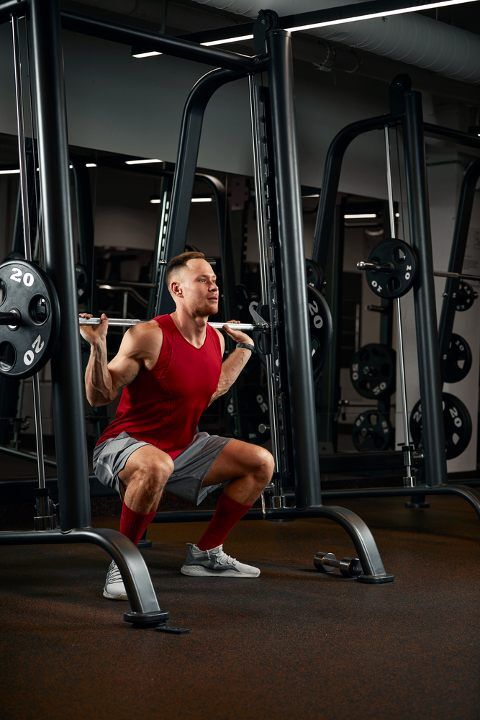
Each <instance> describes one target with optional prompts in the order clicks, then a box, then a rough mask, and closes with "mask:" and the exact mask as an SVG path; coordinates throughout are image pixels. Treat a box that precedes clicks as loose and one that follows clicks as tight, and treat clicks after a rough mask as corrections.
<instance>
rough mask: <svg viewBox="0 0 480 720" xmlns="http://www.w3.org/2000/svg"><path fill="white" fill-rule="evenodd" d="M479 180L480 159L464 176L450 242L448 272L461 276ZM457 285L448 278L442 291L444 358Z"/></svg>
mask: <svg viewBox="0 0 480 720" xmlns="http://www.w3.org/2000/svg"><path fill="white" fill-rule="evenodd" d="M479 177H480V160H474V161H473V162H471V163H470V165H469V166H468V168H467V169H466V171H465V174H464V176H463V182H462V188H461V190H460V199H459V202H458V211H457V216H456V219H455V229H454V231H453V242H452V248H451V251H450V259H449V261H448V272H450V273H461V272H462V270H463V261H464V259H465V250H466V248H467V241H468V230H469V227H470V222H471V219H472V210H473V203H474V200H475V188H476V186H477V182H478V179H479ZM459 285H460V279H459V278H450V277H448V278H447V281H446V283H445V290H444V292H443V302H442V310H441V313H440V321H439V327H438V335H439V344H440V357H444V356H445V355H446V354H447V352H448V348H449V345H450V340H451V339H452V331H453V323H454V320H455V294H456V292H457V290H458V287H459Z"/></svg>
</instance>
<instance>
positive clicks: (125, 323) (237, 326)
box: [78, 317, 270, 332]
mask: <svg viewBox="0 0 480 720" xmlns="http://www.w3.org/2000/svg"><path fill="white" fill-rule="evenodd" d="M78 322H79V324H80V325H100V318H98V317H93V318H82V317H81V318H78ZM141 322H146V321H145V320H134V319H132V318H108V324H109V325H111V326H112V327H131V326H132V325H138V324H139V323H141ZM208 324H209V325H210V327H213V328H216V329H217V330H221V329H222V328H223V327H224V326H225V325H228V326H229V327H232V328H233V329H234V330H245V331H250V332H252V331H253V330H268V329H269V328H270V326H269V324H268V323H265V324H264V325H254V324H253V323H228V322H209V323H208Z"/></svg>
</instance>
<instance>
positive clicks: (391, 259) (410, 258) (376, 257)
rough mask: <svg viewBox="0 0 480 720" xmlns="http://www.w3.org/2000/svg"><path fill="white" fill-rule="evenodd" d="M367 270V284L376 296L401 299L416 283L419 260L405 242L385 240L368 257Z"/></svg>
mask: <svg viewBox="0 0 480 720" xmlns="http://www.w3.org/2000/svg"><path fill="white" fill-rule="evenodd" d="M371 266H375V267H371ZM365 270H366V277H367V283H368V284H369V286H370V288H371V290H373V292H374V293H375V294H376V295H379V296H380V297H383V298H399V297H402V295H406V293H407V292H408V291H409V290H410V288H411V287H412V285H413V283H414V280H415V275H416V271H417V260H416V257H415V253H414V251H413V249H412V248H411V247H410V245H408V244H407V243H406V242H404V241H403V240H394V239H393V240H384V241H383V242H381V243H380V244H379V245H377V247H376V248H375V249H374V250H372V252H371V253H370V255H369V256H368V261H367V264H366V267H365Z"/></svg>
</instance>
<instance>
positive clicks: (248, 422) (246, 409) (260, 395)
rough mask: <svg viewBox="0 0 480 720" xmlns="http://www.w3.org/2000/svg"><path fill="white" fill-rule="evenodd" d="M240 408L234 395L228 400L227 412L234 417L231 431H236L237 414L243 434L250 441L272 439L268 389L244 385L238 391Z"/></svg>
mask: <svg viewBox="0 0 480 720" xmlns="http://www.w3.org/2000/svg"><path fill="white" fill-rule="evenodd" d="M237 398H238V410H237V408H236V407H235V400H234V395H233V394H232V395H231V396H230V397H229V398H228V400H227V413H228V415H229V416H230V418H231V419H232V422H231V428H230V429H231V431H232V433H234V432H235V422H234V418H235V414H236V413H237V412H238V413H239V417H240V428H241V436H242V438H244V439H245V440H249V441H250V442H266V441H267V440H269V439H270V414H269V411H268V395H267V390H266V389H264V388H262V387H261V386H258V385H255V386H253V385H244V386H243V387H241V388H240V389H239V391H238V393H237Z"/></svg>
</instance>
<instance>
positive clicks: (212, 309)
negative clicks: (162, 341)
mask: <svg viewBox="0 0 480 720" xmlns="http://www.w3.org/2000/svg"><path fill="white" fill-rule="evenodd" d="M165 280H166V283H167V287H168V290H169V292H170V294H171V296H172V297H173V299H174V301H175V305H176V306H177V308H180V307H183V308H184V309H185V310H187V311H188V312H189V313H191V314H192V315H194V316H198V317H208V316H209V315H215V313H217V312H218V295H219V292H218V287H217V282H216V281H217V278H216V275H215V273H214V272H213V268H212V266H211V265H210V263H209V262H207V260H206V259H205V255H204V254H203V253H201V252H184V253H182V254H181V255H177V256H176V257H173V258H172V259H171V260H170V261H169V262H168V264H167V271H166V277H165Z"/></svg>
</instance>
